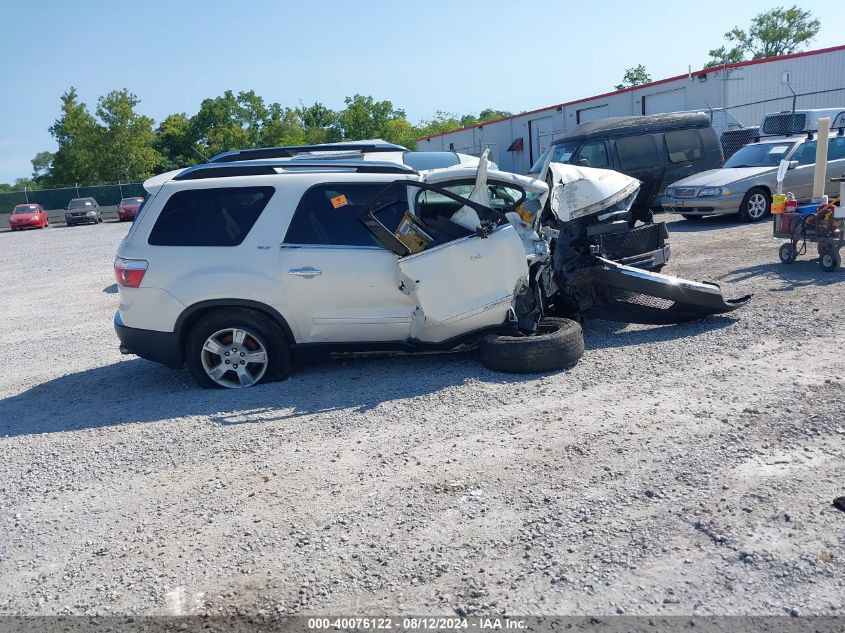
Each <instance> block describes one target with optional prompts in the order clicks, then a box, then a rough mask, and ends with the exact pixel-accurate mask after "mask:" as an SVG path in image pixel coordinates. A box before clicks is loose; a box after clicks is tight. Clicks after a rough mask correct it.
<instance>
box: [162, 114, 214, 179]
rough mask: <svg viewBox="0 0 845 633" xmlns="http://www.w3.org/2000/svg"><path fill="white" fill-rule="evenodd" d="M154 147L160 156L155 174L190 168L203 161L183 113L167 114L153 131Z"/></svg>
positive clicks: (188, 120)
mask: <svg viewBox="0 0 845 633" xmlns="http://www.w3.org/2000/svg"><path fill="white" fill-rule="evenodd" d="M155 138H156V140H155V143H154V145H153V146H154V147H155V149H156V151H157V152H158V153H159V156H161V159H160V162H159V164H158V165H157V166H156V171H157V172H159V173H160V172H164V171H171V170H173V169H179V168H181V167H190V166H191V165H196V164H197V163H199V162H200V161H202V160H203V158H204V156H203V155H201V154H200V153H199V151H198V150H197V148H196V139H195V138H194V136H193V134H192V129H191V121H190V119H189V118H188V115H187V114H185V113H184V112H182V113H179V114H169V115H168V116H167V117H165V119H164V121H162V122H161V123H159V125H158V128H156V131H155Z"/></svg>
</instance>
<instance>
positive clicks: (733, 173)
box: [670, 165, 778, 187]
mask: <svg viewBox="0 0 845 633" xmlns="http://www.w3.org/2000/svg"><path fill="white" fill-rule="evenodd" d="M777 169H778V168H777V165H775V166H774V167H722V168H720V169H708V170H707V171H703V172H701V173H698V174H695V175H693V176H687V177H686V178H684V179H682V180H679V181H678V182H673V183H672V184H671V185H670V186H672V187H724V186H725V185H730V184H733V183H735V182H739V181H741V180H745V179H746V178H753V177H754V176H759V175H760V174H765V173H767V172H771V173H772V174H774V173H775V172H776V171H777Z"/></svg>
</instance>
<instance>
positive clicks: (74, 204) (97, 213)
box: [65, 198, 103, 226]
mask: <svg viewBox="0 0 845 633" xmlns="http://www.w3.org/2000/svg"><path fill="white" fill-rule="evenodd" d="M102 221H103V211H102V210H101V209H100V205H99V204H97V201H96V200H94V198H74V199H73V200H71V201H70V202H68V205H67V213H65V222H67V225H68V226H74V225H76V224H98V223H100V222H102Z"/></svg>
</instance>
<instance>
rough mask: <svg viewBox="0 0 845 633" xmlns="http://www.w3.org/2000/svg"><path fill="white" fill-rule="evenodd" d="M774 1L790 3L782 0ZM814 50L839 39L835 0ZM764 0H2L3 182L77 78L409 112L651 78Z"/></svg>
mask: <svg viewBox="0 0 845 633" xmlns="http://www.w3.org/2000/svg"><path fill="white" fill-rule="evenodd" d="M780 4H785V5H787V6H788V5H789V4H790V2H783V3H780ZM801 5H802V6H803V7H804V8H809V9H810V10H812V11H813V13H814V14H815V15H816V17H818V18H820V19H821V20H822V25H823V26H822V30H821V32H820V34H819V36H818V37H817V38H816V40H815V41H814V42H813V43H812V45H811V48H824V47H827V46H835V45H838V44H842V43H845V34H843V31H842V28H841V20H842V11H841V0H837V1H834V0H813V1H812V2H809V1H808V2H803V3H801ZM774 6H779V3H777V2H774V1H771V0H769V1H759V0H743V1H742V2H738V1H737V0H730V1H722V0H709V2H707V3H703V4H702V3H698V2H688V1H680V2H679V1H677V0H663V1H655V0H636V1H635V0H626V1H619V0H604V1H603V2H600V3H598V2H597V3H592V2H582V3H574V2H564V1H551V0H549V1H541V0H520V1H519V2H514V1H506V0H483V1H481V0H472V1H462V0H449V1H444V0H426V1H424V2H423V1H412V0H392V1H382V0H372V1H368V0H355V1H353V0H345V1H340V0H319V1H315V2H286V1H282V0H276V1H269V0H268V1H262V0H250V1H247V2H231V1H228V2H226V1H219V0H202V1H194V0H170V1H168V2H161V1H158V0H144V2H138V3H128V2H115V1H114V0H112V1H108V2H106V1H85V0H74V1H57V0H40V1H38V2H27V1H25V0H19V1H15V0H0V16H2V18H0V19H2V23H3V24H4V26H5V28H4V29H3V37H2V38H0V78H2V98H0V182H11V181H12V180H14V178H16V177H21V176H29V175H30V173H31V171H32V169H31V164H30V162H29V160H30V159H31V158H32V157H33V156H34V155H35V153H36V152H38V151H40V150H44V149H48V150H53V149H55V143H54V142H53V139H52V138H51V137H50V134H49V133H48V131H47V128H48V127H49V126H50V125H51V124H52V123H53V122H54V120H55V119H56V117H57V116H58V112H59V97H60V95H61V94H62V92H64V91H65V90H67V89H68V88H69V87H70V86H76V88H77V90H78V91H79V94H80V97H81V99H82V100H83V101H85V102H86V103H87V104H88V106H89V109H90V110H92V111H93V110H94V107H95V105H96V101H97V98H98V97H99V96H100V95H102V94H105V93H106V92H108V91H109V90H112V89H115V88H128V89H129V90H131V91H132V92H134V93H135V94H137V95H138V97H139V98H140V99H141V104H140V106H139V110H140V111H141V112H143V113H145V114H147V115H149V116H151V117H153V118H154V119H156V120H157V121H158V120H161V119H162V118H163V117H164V116H166V115H167V114H169V113H172V112H186V113H188V114H189V115H190V114H193V113H195V112H196V110H197V108H198V106H199V102H200V101H201V100H202V99H203V98H205V97H212V96H216V95H219V94H221V93H222V92H223V91H224V90H226V89H232V90H234V91H235V92H237V91H240V90H250V89H254V90H255V91H256V92H257V93H258V94H260V95H261V96H263V97H264V99H265V100H267V101H278V102H280V103H282V104H283V105H292V106H295V105H297V104H298V103H299V102H300V101H302V102H304V103H306V104H309V103H312V102H313V101H315V100H317V101H322V102H323V103H325V104H326V105H327V106H329V107H332V108H341V107H342V106H343V98H344V97H345V96H347V95H352V94H355V93H356V92H357V93H361V94H366V95H372V96H374V97H376V98H378V99H389V100H391V101H392V102H393V103H394V105H395V106H398V107H402V108H404V109H405V110H406V112H407V114H408V116H409V118H410V119H411V120H412V121H417V120H419V119H421V118H426V117H429V116H431V115H432V114H434V112H436V111H437V110H444V111H447V112H454V113H459V114H464V113H469V112H478V111H479V110H481V109H482V108H485V107H493V108H496V109H502V110H510V111H513V112H518V111H521V110H531V109H535V108H539V107H542V106H545V105H550V104H553V103H558V102H561V101H567V100H571V99H577V98H580V97H588V96H590V95H593V94H597V93H600V92H606V91H609V90H612V88H613V85H614V84H616V83H618V82H619V81H620V80H621V79H622V74H623V72H624V70H625V68H627V67H630V66H635V65H636V64H644V65H645V66H646V68H647V70H648V71H649V73H650V74H651V76H652V78H653V79H661V78H664V77H668V76H672V75H678V74H682V73H685V72H686V71H687V67H688V65H692V67H693V70H695V69H697V68H700V67H701V66H702V65H703V64H704V62H705V61H706V60H707V51H708V50H709V49H711V48H715V47H717V46H719V45H721V44H722V42H723V39H724V38H723V35H724V33H725V32H726V31H727V30H729V29H730V28H731V27H733V26H735V25H739V26H742V27H745V26H747V25H748V23H749V22H750V20H751V18H752V17H753V16H754V15H756V14H757V13H760V12H761V11H765V10H767V9H770V8H772V7H774Z"/></svg>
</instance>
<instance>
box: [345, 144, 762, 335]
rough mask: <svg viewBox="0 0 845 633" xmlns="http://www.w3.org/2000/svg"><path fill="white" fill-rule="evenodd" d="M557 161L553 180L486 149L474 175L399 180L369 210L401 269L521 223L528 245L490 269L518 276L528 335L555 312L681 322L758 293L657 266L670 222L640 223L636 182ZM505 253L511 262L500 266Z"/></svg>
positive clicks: (371, 224) (517, 298)
mask: <svg viewBox="0 0 845 633" xmlns="http://www.w3.org/2000/svg"><path fill="white" fill-rule="evenodd" d="M549 168H550V180H551V189H549V186H548V185H547V184H546V183H543V182H539V181H537V180H534V179H529V178H527V177H524V176H517V175H515V174H506V173H505V172H493V173H488V163H487V160H486V156H482V159H481V162H480V164H479V166H478V168H477V170H476V171H475V172H474V173H473V174H472V175H473V176H474V179H472V180H469V179H467V178H466V176H464V177H463V178H458V177H456V175H455V174H444V173H437V174H434V173H432V174H430V175H429V177H428V178H427V177H426V175H425V174H423V175H422V179H421V180H420V181H411V180H401V181H396V182H394V183H393V185H391V186H390V187H388V188H387V189H386V190H385V191H383V192H382V193H381V194H379V196H377V197H376V198H375V199H374V200H372V201H371V203H370V204H369V205H368V206H367V208H366V209H364V212H363V213H362V214H361V216H360V219H361V221H362V222H364V224H366V225H367V226H368V228H369V229H370V231H371V232H372V233H373V234H374V235H375V236H376V238H377V239H378V240H379V241H380V242H381V243H382V244H383V245H384V246H385V247H387V248H388V249H390V250H392V251H393V252H394V253H395V254H396V255H397V256H398V257H399V262H400V269H403V270H404V269H411V268H412V266H410V265H405V266H403V264H402V262H405V261H409V260H413V259H414V258H417V257H420V256H422V255H424V254H428V253H430V254H431V256H435V252H434V251H435V250H436V249H443V248H445V247H447V246H448V245H455V246H453V248H454V249H458V250H460V249H462V248H464V246H463V243H464V242H465V241H466V240H473V239H474V238H480V239H481V241H495V242H496V243H497V244H500V243H501V241H502V239H503V238H502V237H501V231H502V230H505V229H510V228H511V227H512V228H513V229H514V230H515V232H516V234H517V235H518V237H519V241H520V242H521V245H522V248H521V249H520V248H519V246H518V243H517V242H516V240H513V242H512V243H513V246H512V247H510V248H511V250H514V251H519V252H520V253H519V255H516V254H515V253H511V252H510V250H508V251H507V252H508V256H507V257H504V258H503V257H502V256H501V253H502V251H499V253H500V255H499V256H498V259H495V258H494V259H492V260H490V263H489V264H488V265H487V269H486V270H487V271H488V272H487V273H486V275H487V276H488V277H489V276H490V275H502V274H507V275H510V276H513V277H514V279H515V280H516V283H515V285H514V286H511V287H512V288H513V294H512V301H511V305H510V308H509V310H508V314H509V318H508V321H509V323H510V324H511V327H512V328H513V329H514V330H515V331H517V332H519V333H522V334H530V333H533V332H535V331H536V328H537V324H538V323H539V322H540V320H541V319H542V318H544V317H547V316H557V317H568V318H574V319H579V320H580V319H581V318H583V317H584V316H595V317H598V318H606V319H611V320H616V321H624V322H632V323H652V324H656V323H680V322H685V321H690V320H694V319H699V318H703V317H706V316H708V315H711V314H718V313H724V312H730V311H732V310H735V309H737V308H739V307H741V306H742V305H744V304H745V303H746V302H747V301H748V300H749V298H750V297H748V296H745V297H740V298H737V299H735V300H729V301H726V300H725V299H724V297H723V296H722V292H721V289H720V288H719V286H718V285H716V284H712V283H706V282H695V281H688V280H685V279H679V278H677V277H671V276H668V275H664V274H661V273H660V270H661V269H662V268H663V266H664V265H665V264H666V262H667V261H668V259H669V257H670V247H669V244H668V243H667V239H668V231H667V229H666V225H665V223H663V222H649V223H644V224H636V223H635V220H634V218H633V216H632V212H631V207H632V205H633V203H634V201H635V199H636V197H637V194H638V192H639V189H640V182H639V181H638V180H636V179H634V178H631V177H629V176H626V175H624V174H620V173H618V172H615V171H611V170H605V169H593V168H589V167H580V166H576V165H567V164H558V163H552V164H550V166H549ZM392 227H395V228H392ZM493 236H496V239H495V240H491V238H492V237H493ZM475 243H476V244H478V240H475ZM468 249H469V247H467V248H464V250H466V251H467V252H468V253H469V252H470V250H468ZM480 257H481V255H470V257H469V259H470V260H473V259H478V258H480ZM522 257H524V262H525V265H524V266H522V265H521V266H522V272H517V269H516V267H515V266H514V265H513V261H514V258H516V259H521V258H522ZM443 259H444V261H445V259H446V258H445V257H444V258H443ZM503 259H509V260H511V261H510V265H509V266H507V267H504V266H502V267H500V266H499V265H498V262H499V261H501V260H503ZM454 261H461V260H460V259H457V260H454ZM452 271H453V272H455V270H454V268H453V269H452ZM455 276H456V275H455ZM412 277H413V275H411V276H407V278H406V279H405V281H403V282H402V284H403V288H405V289H408V291H409V292H410V287H413V286H415V285H416V284H418V282H419V280H418V279H417V280H415V279H413V278H412ZM476 279H478V280H479V281H482V280H483V277H476ZM406 284H407V286H406ZM482 285H483V284H482ZM403 291H404V290H403ZM424 303H425V301H421V305H422V304H424ZM429 306H431V304H430V303H429ZM434 311H435V310H431V309H429V312H430V313H431V312H434ZM429 316H430V315H429Z"/></svg>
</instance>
